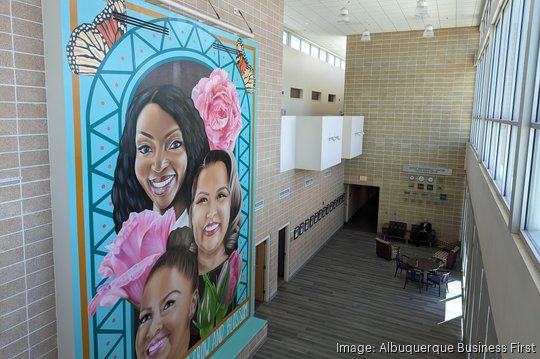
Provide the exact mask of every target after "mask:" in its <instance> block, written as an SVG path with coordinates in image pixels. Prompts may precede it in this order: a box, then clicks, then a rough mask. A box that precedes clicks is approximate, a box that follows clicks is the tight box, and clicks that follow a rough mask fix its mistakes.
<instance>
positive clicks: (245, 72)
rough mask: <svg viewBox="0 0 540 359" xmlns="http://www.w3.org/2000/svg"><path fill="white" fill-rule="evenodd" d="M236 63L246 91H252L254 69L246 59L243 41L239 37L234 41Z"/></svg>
mask: <svg viewBox="0 0 540 359" xmlns="http://www.w3.org/2000/svg"><path fill="white" fill-rule="evenodd" d="M236 65H238V69H240V73H241V74H242V78H243V79H244V83H245V84H246V92H249V93H253V90H254V89H255V71H254V70H253V67H251V65H250V64H249V62H248V60H247V57H246V52H245V50H244V43H243V42H242V39H241V38H238V40H237V41H236Z"/></svg>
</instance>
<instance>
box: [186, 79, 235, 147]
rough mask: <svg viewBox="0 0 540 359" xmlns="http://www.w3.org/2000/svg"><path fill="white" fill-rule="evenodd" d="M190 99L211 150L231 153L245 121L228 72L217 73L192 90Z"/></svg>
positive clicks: (200, 81) (201, 80) (200, 82)
mask: <svg viewBox="0 0 540 359" xmlns="http://www.w3.org/2000/svg"><path fill="white" fill-rule="evenodd" d="M191 98H192V99H193V102H194V104H195V107H196V108H197V110H199V114H200V115H201V117H202V119H203V122H204V128H205V130H206V135H207V136H208V142H209V144H210V149H211V150H232V149H233V148H234V143H235V141H236V138H237V137H238V134H239V133H240V129H241V128H242V117H241V115H240V102H239V101H238V93H237V92H236V86H234V84H233V83H232V82H231V81H230V80H229V75H228V74H227V72H226V71H225V70H222V69H219V68H218V69H215V70H214V71H212V73H211V74H210V77H209V78H208V77H203V78H202V79H200V80H199V83H198V84H197V85H196V86H195V87H194V88H193V91H192V92H191Z"/></svg>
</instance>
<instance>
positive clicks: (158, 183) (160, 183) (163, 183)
mask: <svg viewBox="0 0 540 359" xmlns="http://www.w3.org/2000/svg"><path fill="white" fill-rule="evenodd" d="M173 178H174V176H172V175H171V176H168V177H167V179H166V180H165V181H160V180H159V179H155V180H152V181H150V183H151V184H152V187H154V188H163V187H165V186H167V185H168V184H169V183H171V181H172V180H173Z"/></svg>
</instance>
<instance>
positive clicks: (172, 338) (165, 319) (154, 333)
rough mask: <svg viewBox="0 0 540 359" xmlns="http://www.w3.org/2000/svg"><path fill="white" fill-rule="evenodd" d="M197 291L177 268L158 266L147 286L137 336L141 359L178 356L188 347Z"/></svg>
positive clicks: (167, 358)
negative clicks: (193, 289) (194, 290)
mask: <svg viewBox="0 0 540 359" xmlns="http://www.w3.org/2000/svg"><path fill="white" fill-rule="evenodd" d="M196 306H197V292H195V293H194V292H193V291H192V284H191V281H190V280H189V279H188V278H187V277H186V276H185V275H184V274H183V273H180V272H179V271H178V269H176V268H168V267H162V268H160V269H158V270H157V271H156V272H155V273H154V274H153V276H152V277H151V278H150V279H149V280H148V282H147V283H146V284H145V286H144V291H143V296H142V299H141V311H140V314H139V328H138V330H137V336H136V339H135V350H136V352H137V358H138V359H165V358H166V359H176V358H180V356H181V355H182V354H183V353H184V352H185V351H186V350H187V349H188V347H189V338H190V331H189V325H190V320H191V316H192V315H193V313H194V312H195V307H196Z"/></svg>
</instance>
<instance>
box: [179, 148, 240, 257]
mask: <svg viewBox="0 0 540 359" xmlns="http://www.w3.org/2000/svg"><path fill="white" fill-rule="evenodd" d="M216 162H223V163H224V164H225V167H226V168H227V177H228V178H229V190H230V199H231V213H230V216H229V225H228V226H227V231H226V232H225V238H224V239H223V245H224V246H225V253H227V255H230V254H231V253H232V252H234V251H235V250H236V249H237V248H238V236H239V235H240V226H241V224H242V213H241V210H242V189H241V187H240V180H239V179H238V172H237V171H236V161H235V159H234V156H233V154H232V153H231V152H229V151H226V150H212V151H210V152H208V154H207V155H206V157H205V158H204V161H203V163H202V165H201V166H200V167H199V170H198V171H197V173H196V174H195V177H194V178H193V190H192V191H191V198H192V199H193V198H195V194H196V192H197V180H198V178H199V176H200V174H201V172H202V171H203V170H204V169H205V168H206V167H208V166H209V165H211V164H212V163H216ZM192 211H193V204H192V205H191V206H190V207H189V218H190V221H191V218H192V215H191V213H192ZM192 227H193V226H192Z"/></svg>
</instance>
